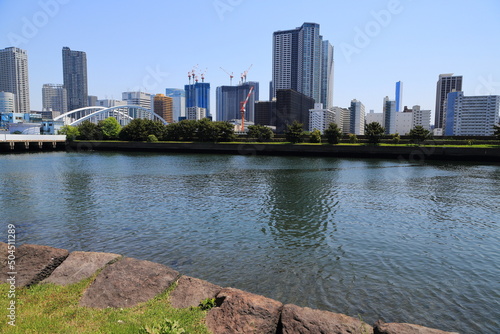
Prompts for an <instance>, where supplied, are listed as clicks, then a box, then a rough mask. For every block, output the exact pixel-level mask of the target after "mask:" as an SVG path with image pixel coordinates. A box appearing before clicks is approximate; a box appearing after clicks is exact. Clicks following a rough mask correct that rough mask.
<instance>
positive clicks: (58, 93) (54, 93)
mask: <svg viewBox="0 0 500 334" xmlns="http://www.w3.org/2000/svg"><path fill="white" fill-rule="evenodd" d="M42 106H43V110H44V111H58V112H60V113H61V114H64V113H66V112H68V97H67V94H66V88H64V86H63V85H61V84H44V85H43V87H42Z"/></svg>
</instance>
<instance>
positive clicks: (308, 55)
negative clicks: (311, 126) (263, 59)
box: [271, 23, 333, 108]
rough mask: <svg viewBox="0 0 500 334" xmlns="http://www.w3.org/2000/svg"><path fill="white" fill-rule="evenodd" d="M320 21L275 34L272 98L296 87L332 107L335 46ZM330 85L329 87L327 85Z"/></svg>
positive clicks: (296, 89) (297, 89)
mask: <svg viewBox="0 0 500 334" xmlns="http://www.w3.org/2000/svg"><path fill="white" fill-rule="evenodd" d="M319 30H320V29H319V24H316V23H304V24H303V25H302V26H301V27H298V28H296V29H292V30H285V31H276V32H275V33H274V34H273V82H272V90H273V94H272V96H271V98H272V97H276V96H277V94H276V92H277V90H279V89H293V90H295V91H297V92H299V93H302V94H304V95H306V96H308V97H311V98H313V99H314V100H315V102H318V103H323V105H324V106H325V107H327V108H329V107H331V104H332V102H333V101H332V100H333V46H331V44H330V43H328V41H323V37H322V36H321V35H320V34H319ZM325 85H326V87H325Z"/></svg>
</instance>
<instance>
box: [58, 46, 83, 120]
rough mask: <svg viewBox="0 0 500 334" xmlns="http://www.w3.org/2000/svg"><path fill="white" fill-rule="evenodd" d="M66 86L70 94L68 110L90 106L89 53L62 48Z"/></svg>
mask: <svg viewBox="0 0 500 334" xmlns="http://www.w3.org/2000/svg"><path fill="white" fill-rule="evenodd" d="M62 59H63V78H64V88H66V92H67V95H68V110H69V111H71V110H74V109H78V108H83V107H87V106H88V87H87V54H86V53H85V52H83V51H74V50H71V49H70V48H68V47H66V46H65V47H63V49H62Z"/></svg>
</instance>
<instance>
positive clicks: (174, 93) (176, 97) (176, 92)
mask: <svg viewBox="0 0 500 334" xmlns="http://www.w3.org/2000/svg"><path fill="white" fill-rule="evenodd" d="M165 96H168V97H171V98H172V99H173V111H172V112H173V118H174V122H177V121H179V118H180V117H186V91H185V90H184V89H180V88H166V89H165Z"/></svg>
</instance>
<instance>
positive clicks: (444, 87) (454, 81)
mask: <svg viewBox="0 0 500 334" xmlns="http://www.w3.org/2000/svg"><path fill="white" fill-rule="evenodd" d="M461 90H462V76H453V73H450V74H440V75H439V80H438V82H437V88H436V109H435V115H434V117H435V120H434V127H435V128H441V129H442V128H443V127H444V117H445V114H446V110H445V103H446V98H447V97H448V93H450V92H452V91H461Z"/></svg>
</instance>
